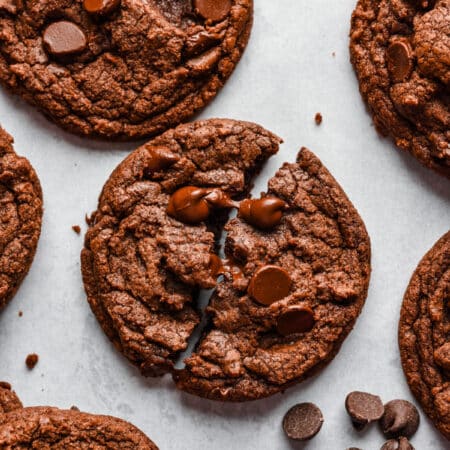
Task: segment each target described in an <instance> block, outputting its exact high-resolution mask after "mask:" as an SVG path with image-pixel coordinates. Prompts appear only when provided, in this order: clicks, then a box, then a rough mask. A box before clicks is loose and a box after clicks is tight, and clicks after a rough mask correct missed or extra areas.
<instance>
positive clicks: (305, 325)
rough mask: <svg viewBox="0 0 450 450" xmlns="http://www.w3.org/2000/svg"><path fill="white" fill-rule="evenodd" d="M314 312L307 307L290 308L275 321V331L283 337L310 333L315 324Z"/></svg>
mask: <svg viewBox="0 0 450 450" xmlns="http://www.w3.org/2000/svg"><path fill="white" fill-rule="evenodd" d="M315 322H316V321H315V319H314V312H313V310H312V309H311V308H308V307H304V308H301V307H296V306H294V307H292V308H289V309H288V310H287V311H285V312H283V313H282V314H281V315H280V317H279V318H278V321H277V330H278V333H280V334H281V335H283V336H289V335H291V334H296V333H306V332H307V331H311V330H312V329H313V327H314V324H315Z"/></svg>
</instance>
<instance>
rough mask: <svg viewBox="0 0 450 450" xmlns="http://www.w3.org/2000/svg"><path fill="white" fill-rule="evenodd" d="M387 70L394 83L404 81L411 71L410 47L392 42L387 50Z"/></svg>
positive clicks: (411, 57) (399, 42)
mask: <svg viewBox="0 0 450 450" xmlns="http://www.w3.org/2000/svg"><path fill="white" fill-rule="evenodd" d="M387 63H388V70H389V73H390V74H391V78H392V81H393V82H394V83H400V82H402V81H405V80H406V79H407V78H409V76H410V75H411V72H412V69H413V56H412V50H411V46H410V45H409V44H408V43H406V42H403V41H395V42H393V43H392V44H391V45H390V46H389V47H388V49H387Z"/></svg>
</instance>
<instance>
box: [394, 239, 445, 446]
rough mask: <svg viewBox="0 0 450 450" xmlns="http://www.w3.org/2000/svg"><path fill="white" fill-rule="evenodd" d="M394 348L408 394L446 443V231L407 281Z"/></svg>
mask: <svg viewBox="0 0 450 450" xmlns="http://www.w3.org/2000/svg"><path fill="white" fill-rule="evenodd" d="M399 344H400V354H401V358H402V365H403V371H404V372H405V375H406V379H407V381H408V384H409V387H410V388H411V391H412V392H413V394H414V395H415V397H416V398H417V400H418V401H419V402H420V403H421V405H422V407H423V409H424V411H425V412H426V414H427V415H428V417H429V418H430V419H431V420H432V421H433V423H434V424H435V425H436V427H437V428H438V429H439V430H440V431H441V433H442V434H443V435H444V436H445V437H446V438H447V439H449V440H450V232H448V233H447V234H446V235H444V236H443V237H442V238H441V239H440V240H439V241H438V242H437V243H436V244H435V246H434V247H433V248H432V249H431V250H430V251H429V252H428V253H427V254H426V255H425V256H424V258H423V259H422V261H421V262H420V264H419V266H418V267H417V269H416V271H415V272H414V275H413V276H412V278H411V281H410V283H409V286H408V289H407V291H406V293H405V297H404V300H403V306H402V310H401V315H400V325H399Z"/></svg>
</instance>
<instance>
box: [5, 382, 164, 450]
mask: <svg viewBox="0 0 450 450" xmlns="http://www.w3.org/2000/svg"><path fill="white" fill-rule="evenodd" d="M2 385H3V386H5V385H6V383H0V448H3V449H23V448H36V449H38V448H39V449H44V448H45V449H55V450H56V449H61V450H63V449H64V450H79V449H86V450H87V449H93V448H95V449H99V450H100V449H111V450H112V449H117V450H118V449H129V450H158V448H157V447H156V445H155V444H154V443H153V442H152V441H151V440H150V439H149V438H148V437H147V436H145V435H144V433H142V432H141V431H140V430H138V429H137V428H136V427H134V426H133V425H131V424H130V423H128V422H125V421H124V420H121V419H116V418H115V417H110V416H97V415H92V414H87V413H82V412H80V411H77V410H74V409H72V410H67V411H66V410H61V409H58V408H50V407H33V408H22V405H21V403H20V400H18V399H17V397H15V398H16V402H15V404H11V402H10V403H4V402H3V392H6V393H9V394H10V395H14V394H13V393H12V391H11V390H10V389H11V388H10V386H9V385H8V386H7V387H3V388H2ZM5 405H6V406H5Z"/></svg>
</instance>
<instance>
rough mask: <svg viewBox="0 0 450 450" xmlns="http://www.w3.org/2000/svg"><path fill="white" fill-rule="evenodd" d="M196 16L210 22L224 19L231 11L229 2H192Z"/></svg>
mask: <svg viewBox="0 0 450 450" xmlns="http://www.w3.org/2000/svg"><path fill="white" fill-rule="evenodd" d="M194 8H195V10H196V12H197V14H200V15H201V16H202V17H203V18H204V19H206V20H211V21H212V22H219V21H220V20H223V19H225V17H227V15H228V13H229V12H230V9H231V0H194Z"/></svg>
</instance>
